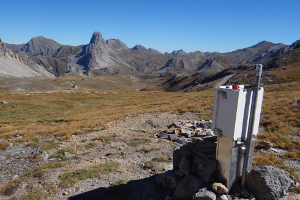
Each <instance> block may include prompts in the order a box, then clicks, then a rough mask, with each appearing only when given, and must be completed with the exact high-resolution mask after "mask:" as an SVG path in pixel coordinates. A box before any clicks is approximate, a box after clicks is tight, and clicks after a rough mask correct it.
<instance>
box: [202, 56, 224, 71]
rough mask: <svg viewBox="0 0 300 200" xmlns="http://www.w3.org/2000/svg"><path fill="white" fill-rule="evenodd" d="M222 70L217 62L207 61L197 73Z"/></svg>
mask: <svg viewBox="0 0 300 200" xmlns="http://www.w3.org/2000/svg"><path fill="white" fill-rule="evenodd" d="M221 69H224V67H222V65H220V64H219V63H218V62H217V61H215V60H214V59H211V58H209V59H207V60H206V61H205V63H203V65H201V66H200V67H199V68H198V69H197V71H207V70H221Z"/></svg>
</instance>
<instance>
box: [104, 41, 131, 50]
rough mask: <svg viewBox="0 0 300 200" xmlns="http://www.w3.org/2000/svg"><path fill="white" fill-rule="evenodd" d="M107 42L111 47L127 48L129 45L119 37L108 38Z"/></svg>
mask: <svg viewBox="0 0 300 200" xmlns="http://www.w3.org/2000/svg"><path fill="white" fill-rule="evenodd" d="M106 44H107V45H108V47H109V48H111V49H127V48H128V47H127V46H126V45H125V44H124V43H123V42H121V40H119V39H109V40H106Z"/></svg>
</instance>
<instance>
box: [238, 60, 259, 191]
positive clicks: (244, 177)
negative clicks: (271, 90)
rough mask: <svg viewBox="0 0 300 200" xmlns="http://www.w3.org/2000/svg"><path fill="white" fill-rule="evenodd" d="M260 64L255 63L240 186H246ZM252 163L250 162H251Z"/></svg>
mask: <svg viewBox="0 0 300 200" xmlns="http://www.w3.org/2000/svg"><path fill="white" fill-rule="evenodd" d="M262 67H263V65H262V64H258V65H256V76H255V82H254V86H253V95H252V102H251V109H250V116H249V118H250V119H249V126H248V131H247V141H246V142H247V143H246V149H245V155H244V164H243V172H242V188H246V180H247V173H248V166H249V157H250V152H251V148H253V145H254V144H253V141H252V136H253V129H254V122H255V110H256V106H257V96H258V91H259V89H260V80H261V74H262ZM251 165H252V163H251Z"/></svg>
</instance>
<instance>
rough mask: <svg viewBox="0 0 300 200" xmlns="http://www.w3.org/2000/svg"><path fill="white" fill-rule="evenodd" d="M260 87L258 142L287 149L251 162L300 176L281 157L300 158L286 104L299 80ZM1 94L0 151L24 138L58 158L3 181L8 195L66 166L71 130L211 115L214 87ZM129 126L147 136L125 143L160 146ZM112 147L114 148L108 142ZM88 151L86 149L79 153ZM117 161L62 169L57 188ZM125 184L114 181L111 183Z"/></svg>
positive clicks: (293, 116)
mask: <svg viewBox="0 0 300 200" xmlns="http://www.w3.org/2000/svg"><path fill="white" fill-rule="evenodd" d="M290 76H292V75H289V76H287V78H289V77H290ZM62 79H64V78H62ZM65 79H67V78H65ZM51 81H52V80H51ZM49 82H50V81H49ZM86 84H88V83H86ZM264 87H265V94H264V100H263V108H262V115H261V122H260V132H259V134H258V137H257V141H266V142H271V143H272V144H273V145H274V147H276V148H280V149H284V150H286V151H287V153H286V154H285V155H284V156H283V157H280V156H277V155H276V154H271V153H266V154H263V155H262V154H261V153H256V154H255V155H254V164H255V165H266V164H268V165H273V166H277V167H279V168H282V169H285V170H287V171H289V172H290V173H291V174H293V175H294V176H296V177H297V178H298V180H299V177H298V176H297V174H296V172H295V171H294V170H293V169H292V168H289V167H287V166H286V165H285V164H284V160H283V159H285V158H289V159H296V160H299V159H300V142H299V140H295V139H293V138H292V137H294V136H300V131H299V130H300V118H299V113H300V105H299V104H290V102H292V101H294V100H296V99H299V97H300V82H299V80H298V81H295V82H290V83H282V84H280V85H275V84H274V85H266V86H264ZM0 97H1V100H2V99H3V100H5V101H7V102H8V104H5V105H0V106H1V112H0V150H6V149H7V148H8V147H9V146H10V145H18V144H20V143H24V142H26V143H27V144H28V145H29V146H31V147H38V148H42V149H43V150H45V151H46V152H48V153H49V152H50V151H52V150H53V149H58V150H54V153H52V154H51V158H55V159H58V160H60V161H55V162H52V163H50V164H47V165H44V166H41V167H39V168H37V169H34V170H32V171H29V172H27V173H26V174H24V175H22V176H20V177H19V178H17V179H14V180H12V181H11V182H9V183H8V184H6V185H4V186H3V187H2V190H1V191H2V193H7V194H9V193H10V192H12V191H13V190H15V189H16V188H18V185H19V184H20V182H22V181H23V180H25V179H27V178H31V177H43V176H44V175H45V174H46V173H48V172H49V169H51V168H57V167H63V166H65V165H67V164H68V160H67V159H64V154H65V152H69V153H71V154H76V148H75V146H70V147H65V148H62V147H60V144H61V143H62V142H65V141H66V140H70V139H71V138H72V136H73V135H77V134H88V133H94V132H97V131H101V130H104V129H105V128H104V127H105V125H106V124H107V122H109V121H112V120H115V119H120V118H126V117H130V116H136V115H138V114H140V113H149V112H171V113H174V114H182V113H184V112H193V113H196V114H198V117H199V119H204V120H211V119H212V110H213V98H214V91H213V90H209V91H203V92H190V93H171V92H169V93H166V92H162V91H134V90H133V91H130V92H128V91H126V92H124V91H117V90H115V91H104V90H102V91H100V90H95V89H88V90H80V89H78V90H59V91H41V92H12V91H2V90H1V91H0ZM145 123H146V124H147V125H150V126H159V124H153V122H152V121H147V122H145ZM132 131H135V132H137V133H138V134H140V135H145V137H144V138H139V139H132V140H129V141H127V142H128V145H129V146H132V147H134V148H136V149H137V151H141V152H143V153H148V152H150V151H153V150H159V149H157V148H155V147H153V146H151V144H150V143H151V140H150V139H147V137H149V138H150V137H151V136H149V135H147V132H146V131H145V130H142V129H137V130H132ZM17 136H21V137H20V138H18V139H13V140H10V141H9V142H8V141H7V139H11V138H16V137H17ZM114 139H115V138H114V136H113V135H108V136H97V135H96V136H95V137H94V138H92V139H91V138H90V139H88V140H87V139H84V140H82V141H81V143H82V144H80V148H82V150H83V149H84V150H85V149H90V148H94V147H96V146H97V145H99V144H100V143H101V142H105V143H108V144H110V143H113V142H114ZM111 148H117V147H116V146H111ZM89 151H92V150H89ZM90 153H91V152H84V153H82V155H86V154H90ZM7 156H9V154H8V155H7ZM30 159H32V160H33V161H35V162H39V161H41V157H39V156H38V155H35V154H32V155H31V158H30ZM170 161H171V159H170V158H166V157H158V158H154V159H153V160H150V161H148V162H146V163H144V167H145V168H150V169H151V168H153V166H154V165H155V163H156V162H170ZM118 166H119V164H118V163H115V162H107V163H105V164H101V165H97V166H90V167H86V168H82V169H78V170H76V171H72V172H66V173H64V174H61V175H60V177H59V180H60V184H59V187H62V188H65V187H69V186H72V185H74V184H76V183H77V182H78V181H79V180H83V179H86V178H99V177H100V176H101V174H105V173H109V172H112V171H116V170H117V168H118ZM125 182H126V181H124V183H125ZM124 183H123V182H120V183H117V182H116V183H115V184H116V185H118V184H124ZM295 190H298V189H297V188H296V189H295ZM55 191H56V188H52V189H49V191H48V193H49V194H51V193H55ZM32 192H33V193H32ZM32 192H30V193H28V194H27V195H25V196H23V197H20V199H39V198H40V199H43V195H44V193H43V192H42V191H38V190H36V191H35V190H32ZM34 195H37V197H35V196H34Z"/></svg>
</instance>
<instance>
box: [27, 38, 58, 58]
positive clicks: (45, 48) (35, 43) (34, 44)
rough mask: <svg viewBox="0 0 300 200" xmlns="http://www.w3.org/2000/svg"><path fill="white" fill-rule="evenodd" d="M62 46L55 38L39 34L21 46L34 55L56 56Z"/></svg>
mask: <svg viewBox="0 0 300 200" xmlns="http://www.w3.org/2000/svg"><path fill="white" fill-rule="evenodd" d="M61 46H62V45H61V44H59V43H58V42H56V41H54V40H51V39H48V38H45V37H43V36H37V37H34V38H32V39H31V40H30V41H29V42H28V43H26V44H25V45H24V46H23V47H22V48H21V51H23V52H26V53H29V54H32V55H44V56H55V55H56V53H57V52H58V50H59V49H60V48H61Z"/></svg>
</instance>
